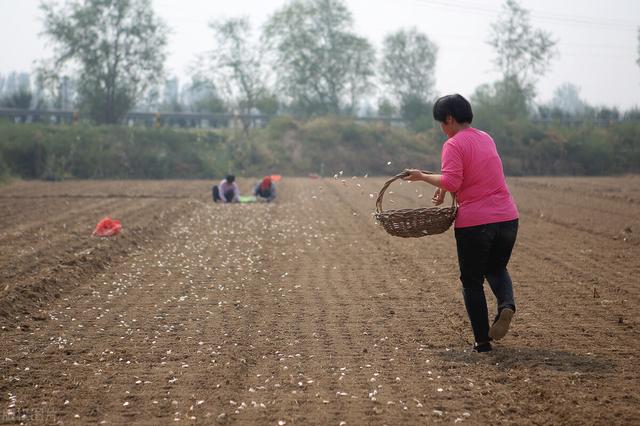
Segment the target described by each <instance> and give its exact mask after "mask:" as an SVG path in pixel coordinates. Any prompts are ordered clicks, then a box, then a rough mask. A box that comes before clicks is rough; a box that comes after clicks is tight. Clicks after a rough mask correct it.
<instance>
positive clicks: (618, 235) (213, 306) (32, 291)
mask: <svg viewBox="0 0 640 426" xmlns="http://www.w3.org/2000/svg"><path fill="white" fill-rule="evenodd" d="M382 182H383V180H382V179H372V178H363V177H359V178H355V179H352V178H351V177H346V178H345V180H344V181H341V179H338V180H334V179H326V180H311V179H302V178H299V179H294V178H285V179H283V181H282V182H281V184H280V186H279V197H280V198H279V199H278V200H277V202H276V203H274V204H253V205H214V204H213V203H211V202H210V195H209V186H210V183H208V182H203V181H164V182H139V181H134V182H121V181H113V182H86V181H84V182H62V183H44V182H16V183H12V184H10V185H7V186H4V187H1V188H0V325H1V326H2V330H1V331H0V335H1V336H2V347H1V349H0V371H1V382H0V409H1V410H2V411H1V415H0V422H2V423H21V422H23V423H26V424H38V423H47V424H53V423H64V424H75V423H77V424H84V423H98V424H124V423H132V422H135V423H139V424H150V425H151V424H159V423H174V422H176V421H177V422H188V423H198V424H212V423H214V424H215V423H221V424H226V423H231V424H234V423H235V424H277V425H284V424H286V425H291V424H323V425H324V424H333V425H343V424H346V425H360V424H389V425H398V424H425V423H426V424H430V423H440V422H442V423H467V424H488V423H491V424H498V423H506V424H575V425H582V424H603V425H604V424H607V425H608V424H640V359H639V355H638V353H639V350H640V339H639V332H640V319H639V318H640V317H639V314H640V308H639V307H638V306H639V303H640V177H637V176H636V177H624V178H599V179H590V178H589V179H588V178H572V179H560V178H558V179H556V178H522V179H510V180H509V184H510V186H511V188H512V191H513V193H514V196H515V198H516V201H517V202H518V205H519V208H520V211H521V225H520V235H519V238H518V243H517V245H516V249H515V251H514V257H513V259H512V263H511V266H510V271H511V274H512V277H513V279H514V285H515V291H516V300H517V302H518V313H517V314H516V317H515V320H514V324H513V328H512V330H511V332H510V334H509V335H508V336H507V337H506V338H505V339H504V340H502V341H501V342H500V343H499V344H496V345H495V346H494V348H495V350H494V351H493V353H491V354H488V355H487V354H473V353H471V352H470V348H471V344H472V337H471V331H470V327H469V324H468V321H467V318H466V313H465V311H464V306H463V304H462V295H461V292H460V284H459V281H458V271H457V261H456V256H455V242H454V239H453V233H452V231H451V230H450V231H448V232H447V233H445V234H442V235H439V236H432V237H425V238H420V239H400V238H394V237H390V236H388V235H387V234H386V233H385V232H384V231H383V230H382V229H381V228H379V227H377V226H376V224H375V223H374V220H373V217H372V214H371V213H372V212H373V209H374V199H373V198H371V195H370V194H377V191H378V189H379V188H380V186H381V184H382ZM250 183H251V182H249V181H244V182H241V187H242V189H244V190H245V192H246V190H247V189H248V188H249V184H250ZM390 191H393V194H391V193H388V194H387V196H386V197H385V203H384V204H385V207H389V208H391V207H410V206H415V205H418V204H419V203H422V204H424V203H426V202H427V201H428V200H429V199H430V197H431V193H432V191H431V190H430V189H429V188H427V186H426V185H421V184H407V183H404V184H402V185H397V184H394V185H392V187H391V188H390ZM420 195H423V197H422V198H419V197H420ZM105 215H112V216H113V217H115V218H118V219H121V220H122V223H123V233H122V235H121V236H119V237H117V238H114V239H99V238H95V237H91V236H90V234H91V232H92V230H93V227H94V226H95V224H96V223H97V222H98V220H100V219H101V218H102V217H104V216H105ZM493 309H494V307H493V306H492V307H491V310H492V311H493Z"/></svg>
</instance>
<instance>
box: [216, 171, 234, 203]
mask: <svg viewBox="0 0 640 426" xmlns="http://www.w3.org/2000/svg"><path fill="white" fill-rule="evenodd" d="M212 193H213V201H214V202H215V203H217V202H219V201H220V202H222V203H239V202H240V189H239V188H238V184H237V183H236V177H235V176H234V175H228V176H227V177H226V179H223V180H222V182H220V185H214V186H213V189H212Z"/></svg>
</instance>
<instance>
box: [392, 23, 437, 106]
mask: <svg viewBox="0 0 640 426" xmlns="http://www.w3.org/2000/svg"><path fill="white" fill-rule="evenodd" d="M437 53H438V47H437V46H436V45H435V44H434V43H433V42H432V41H431V40H429V38H428V37H427V36H426V35H425V34H422V33H420V32H418V30H416V29H415V28H412V29H408V30H399V31H397V32H395V33H393V34H389V35H387V36H386V37H385V39H384V42H383V48H382V63H381V71H380V72H381V77H382V81H383V83H384V84H385V85H386V86H387V87H389V89H390V90H391V93H392V94H393V96H394V97H395V98H396V99H397V100H398V101H399V102H400V103H403V104H406V103H409V102H410V99H417V100H421V101H423V102H428V101H431V99H432V98H433V86H434V84H435V77H434V76H435V66H436V56H437Z"/></svg>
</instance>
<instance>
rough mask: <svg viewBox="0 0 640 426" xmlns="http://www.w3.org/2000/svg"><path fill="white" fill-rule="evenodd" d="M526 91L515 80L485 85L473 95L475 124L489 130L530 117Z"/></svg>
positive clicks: (528, 96)
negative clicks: (504, 123) (508, 121)
mask: <svg viewBox="0 0 640 426" xmlns="http://www.w3.org/2000/svg"><path fill="white" fill-rule="evenodd" d="M530 98H531V94H530V93H529V92H527V91H525V90H524V89H523V88H522V87H521V86H520V85H519V84H518V82H517V81H515V80H514V79H506V80H500V81H497V82H495V83H491V84H483V85H481V86H479V87H478V88H476V90H475V92H474V93H473V94H472V95H471V101H472V103H473V105H474V108H473V109H474V123H480V124H481V126H480V127H482V126H484V127H485V128H487V129H488V130H491V129H493V128H494V127H499V126H500V124H499V123H501V122H503V121H504V120H513V119H516V118H521V117H526V116H527V115H528V112H529V109H528V103H527V101H528V99H530Z"/></svg>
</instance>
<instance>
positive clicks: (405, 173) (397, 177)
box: [376, 170, 456, 213]
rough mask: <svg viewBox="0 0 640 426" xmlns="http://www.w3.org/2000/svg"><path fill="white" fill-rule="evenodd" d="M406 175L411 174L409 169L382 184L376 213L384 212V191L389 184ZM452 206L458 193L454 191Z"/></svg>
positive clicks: (429, 173) (454, 204)
mask: <svg viewBox="0 0 640 426" xmlns="http://www.w3.org/2000/svg"><path fill="white" fill-rule="evenodd" d="M420 171H421V172H422V173H424V174H426V175H433V174H435V173H433V172H429V171H427V170H420ZM405 176H409V172H407V171H402V172H400V173H398V174H397V175H395V176H394V177H392V178H391V179H389V180H388V181H386V182H385V183H384V185H382V188H380V192H379V193H378V198H377V199H376V213H382V198H383V197H384V191H386V190H387V188H388V187H389V185H391V183H392V182H394V181H396V180H398V179H400V178H403V177H405ZM451 198H452V200H451V207H455V206H456V194H455V193H454V192H452V193H451Z"/></svg>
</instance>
